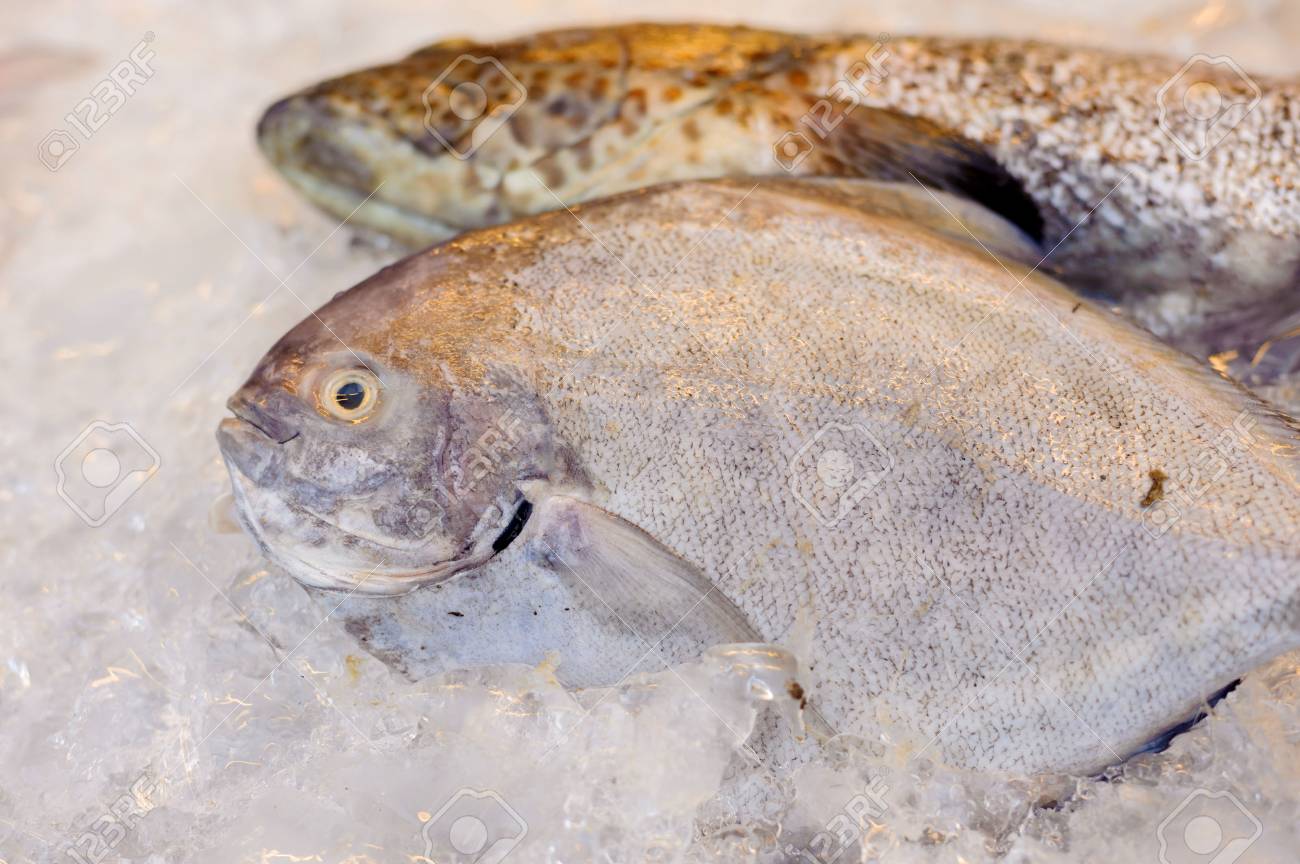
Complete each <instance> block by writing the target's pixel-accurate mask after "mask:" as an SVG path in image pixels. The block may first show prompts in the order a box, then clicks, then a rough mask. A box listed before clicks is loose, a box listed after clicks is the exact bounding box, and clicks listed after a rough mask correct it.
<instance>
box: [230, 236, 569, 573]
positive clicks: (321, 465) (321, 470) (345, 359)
mask: <svg viewBox="0 0 1300 864" xmlns="http://www.w3.org/2000/svg"><path fill="white" fill-rule="evenodd" d="M424 263H425V262H424V261H423V260H420V259H417V260H415V261H413V262H409V263H407V264H401V265H397V266H395V267H392V268H388V269H387V270H385V271H381V273H380V274H378V275H377V276H375V277H372V279H370V280H368V281H367V283H362V285H361V286H358V289H362V288H366V289H370V290H364V291H362V290H358V289H353V291H349V292H344V293H342V294H340V295H338V296H337V297H335V299H334V300H333V301H331V302H330V303H328V304H327V305H325V306H324V307H322V308H321V309H320V310H318V311H317V312H316V313H313V314H312V315H311V316H309V317H308V318H306V319H305V320H304V321H303V322H302V323H300V324H299V325H298V326H296V327H295V328H293V329H292V330H291V331H289V333H287V334H286V335H285V336H284V337H283V338H281V339H280V341H279V342H278V343H276V344H275V346H274V347H272V348H271V350H270V351H269V352H268V353H267V354H266V355H265V356H264V357H263V358H262V360H261V361H260V363H259V364H258V365H257V367H256V369H255V370H254V371H253V373H252V375H251V376H250V377H249V379H248V380H247V382H246V383H245V384H244V385H243V386H242V387H240V388H239V390H238V391H237V392H236V393H235V394H234V396H232V397H231V398H230V400H229V402H228V407H229V409H230V411H231V413H232V414H233V416H232V417H228V418H226V419H224V420H223V421H222V422H221V424H220V426H219V428H218V432H217V438H218V443H219V446H220V449H221V453H222V456H223V458H224V460H225V462H226V465H227V468H228V469H229V472H230V476H231V481H232V486H233V492H234V499H235V504H236V510H237V512H238V514H239V517H240V521H241V522H242V523H243V524H244V526H245V528H246V529H247V530H248V531H249V532H250V533H251V534H252V535H253V536H254V538H255V539H256V540H257V541H258V543H259V544H260V545H261V546H262V548H263V550H264V552H265V553H266V554H267V556H268V557H269V558H271V559H272V560H273V561H275V562H276V563H278V564H279V565H281V566H282V567H283V568H284V569H286V570H287V571H288V572H289V573H290V574H291V575H293V576H294V577H295V578H297V579H298V580H299V581H301V582H303V583H306V584H309V585H313V586H316V587H324V588H338V589H350V590H358V591H362V592H365V593H403V592H405V591H408V590H412V589H413V588H415V587H418V586H419V585H422V584H426V583H428V582H431V581H437V580H439V579H442V578H446V577H449V576H451V575H454V574H455V573H457V572H460V571H462V570H465V569H468V568H472V567H475V566H478V565H481V564H482V563H484V562H486V561H487V560H488V559H489V558H491V557H492V556H493V555H494V554H495V553H496V552H497V551H499V549H500V547H501V538H502V537H507V542H508V540H509V539H512V538H513V536H514V534H517V533H518V525H515V523H516V522H517V521H518V517H519V516H520V508H521V507H524V508H527V507H529V506H530V505H528V504H527V501H526V499H525V498H524V497H523V494H522V492H521V491H520V486H521V484H524V483H526V482H528V480H529V479H530V478H535V477H536V476H537V474H538V470H537V468H536V466H537V464H538V461H539V460H538V459H537V458H535V457H536V451H537V447H536V445H537V443H538V442H539V441H545V440H546V439H547V432H546V429H545V424H544V422H543V421H542V420H541V418H540V416H539V414H538V412H536V411H534V410H533V409H532V408H531V407H530V406H531V405H532V401H531V400H529V399H528V397H527V396H526V395H525V394H524V392H523V389H522V388H521V387H519V386H517V385H516V384H515V383H513V379H510V378H509V377H508V376H503V375H501V374H494V373H492V372H490V371H489V370H488V368H487V367H486V366H484V365H483V364H481V363H478V362H477V361H476V360H475V361H474V362H470V361H467V360H466V359H465V357H466V355H467V354H470V355H475V356H477V352H478V350H479V344H478V343H477V342H475V341H474V340H472V339H469V340H467V339H465V338H458V335H457V334H458V333H485V334H492V333H493V332H494V330H493V328H494V326H496V325H495V324H494V322H495V321H496V320H497V319H495V318H494V317H493V316H494V314H496V313H494V312H493V311H492V310H500V309H501V308H502V307H501V305H500V304H497V303H495V302H493V301H490V300H489V301H482V302H480V303H478V305H477V306H475V305H474V304H473V303H470V302H468V301H466V303H465V305H462V303H461V301H462V300H464V299H465V297H466V296H468V295H462V294H460V293H458V292H457V291H455V290H448V291H446V292H441V293H439V294H438V296H437V297H434V298H426V300H427V302H418V300H417V301H416V302H413V303H404V302H402V301H403V300H405V299H408V298H409V293H408V289H411V288H416V289H418V288H419V287H420V286H421V285H424V284H428V283H427V282H426V280H425V279H424V278H423V275H422V274H418V273H417V274H414V275H413V274H412V273H411V271H412V270H413V269H419V268H420V267H422V266H423V264H424ZM435 281H436V280H435ZM459 328H465V329H464V330H460V329H459ZM475 328H477V329H475ZM527 513H528V511H527V510H524V511H523V514H522V515H523V518H525V519H526V518H527ZM512 525H515V527H514V528H513V529H512V528H511V526H512ZM512 530H513V531H514V534H511V531H512Z"/></svg>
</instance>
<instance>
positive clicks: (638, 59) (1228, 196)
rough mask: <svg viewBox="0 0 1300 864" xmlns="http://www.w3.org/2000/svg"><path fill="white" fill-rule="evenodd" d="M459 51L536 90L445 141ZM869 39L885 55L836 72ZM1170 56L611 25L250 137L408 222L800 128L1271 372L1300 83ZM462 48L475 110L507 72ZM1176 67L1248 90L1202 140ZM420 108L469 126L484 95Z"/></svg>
mask: <svg viewBox="0 0 1300 864" xmlns="http://www.w3.org/2000/svg"><path fill="white" fill-rule="evenodd" d="M464 56H471V57H475V58H479V59H482V58H492V59H493V60H495V61H499V63H500V64H501V66H503V67H504V68H505V69H507V70H508V71H509V73H510V74H511V75H512V76H513V78H514V79H515V81H516V82H517V86H518V88H519V89H520V91H521V95H522V93H523V92H524V91H526V92H527V93H528V94H530V95H528V96H527V98H523V99H522V102H521V104H519V105H518V106H513V105H512V106H511V111H510V114H509V120H508V122H507V123H506V124H505V125H504V127H503V128H502V129H501V130H500V131H498V132H497V133H496V134H494V135H491V136H490V137H488V138H487V139H486V140H485V141H483V142H481V145H480V146H479V147H478V148H477V149H476V150H474V151H473V152H472V153H470V154H469V157H468V158H467V159H464V160H462V159H458V158H453V157H452V156H450V155H449V154H448V150H447V148H446V147H445V146H443V143H442V141H441V140H434V137H433V136H431V135H430V133H429V131H428V129H427V128H426V126H425V107H426V106H425V102H424V99H423V95H424V89H425V87H426V86H428V85H429V84H430V83H431V82H432V81H434V80H435V79H436V78H437V76H439V74H441V73H442V72H443V71H445V70H446V69H448V68H452V67H455V68H457V69H459V68H460V66H458V65H457V64H461V65H463V63H462V60H461V59H460V58H462V57H464ZM864 61H870V63H869V65H871V64H874V65H873V66H872V68H876V69H877V71H879V72H880V74H879V75H876V76H874V77H873V79H872V80H865V82H864V79H863V78H862V76H861V75H858V76H857V77H856V79H855V80H857V81H858V82H859V83H863V85H864V86H862V87H860V88H859V89H858V90H850V89H847V88H846V87H845V86H844V85H843V82H844V80H845V76H846V74H847V73H848V72H850V70H853V69H854V65H855V64H858V68H859V69H861V68H862V67H861V64H863V63H864ZM1183 67H1184V64H1183V62H1182V60H1181V58H1178V59H1175V58H1164V57H1151V56H1132V55H1122V54H1116V53H1112V52H1107V51H1103V50H1097V49H1084V48H1073V47H1065V46H1057V45H1050V44H1044V43H1039V42H1029V41H1023V40H1000V39H978V40H975V39H953V38H928V37H894V38H890V37H888V36H885V35H882V36H851V35H817V36H803V35H797V34H788V33H778V32H772V31H763V30H754V29H750V28H744V27H719V26H712V25H694V24H631V25H617V26H611V27H600V28H581V29H575V30H565V31H555V32H550V33H538V34H532V35H530V36H526V37H522V38H520V39H516V40H511V41H505V42H495V43H474V42H467V41H463V40H462V41H457V42H453V43H448V44H443V45H435V46H432V47H431V48H429V49H426V50H424V51H421V52H417V53H416V54H415V55H413V56H412V57H411V58H408V59H407V60H404V61H400V62H398V63H395V64H389V65H386V66H381V67H377V68H374V69H369V70H363V71H361V72H358V73H354V74H352V75H348V76H344V77H342V78H338V79H334V80H332V81H328V82H324V83H322V84H320V85H317V86H316V87H313V88H310V89H308V90H306V91H304V92H303V93H301V94H297V95H295V96H291V97H289V98H288V99H286V100H283V101H281V102H280V103H277V105H276V106H274V107H273V108H272V109H271V110H270V111H269V112H268V114H267V117H266V118H264V120H263V122H262V124H261V127H260V133H259V138H260V142H261V145H262V148H263V150H264V151H265V152H266V153H267V154H268V156H269V158H270V159H271V161H272V163H273V164H275V165H276V166H277V167H278V168H279V169H280V170H281V171H282V172H283V173H284V174H285V176H286V177H287V178H288V179H289V180H290V181H291V182H292V183H293V184H294V185H295V186H296V187H297V188H298V189H299V190H300V191H302V192H304V193H305V194H306V195H307V196H308V197H309V198H311V199H312V200H314V201H315V202H316V203H318V204H320V205H321V206H323V207H325V209H327V210H329V211H330V212H332V213H334V214H335V215H336V216H338V217H339V218H343V217H345V216H349V215H350V216H351V222H352V224H355V225H362V226H368V227H370V228H373V229H375V230H378V231H381V232H385V233H390V234H393V235H395V236H397V237H399V238H401V239H403V240H405V241H406V242H408V243H411V244H412V245H417V246H418V245H423V244H425V243H428V242H433V241H437V240H441V239H445V238H446V237H448V236H451V235H454V234H456V233H458V232H459V231H462V230H465V229H468V228H474V227H479V226H483V225H488V224H494V223H497V222H503V221H506V220H509V219H511V218H517V217H519V216H524V215H529V214H532V213H536V212H541V211H544V210H550V209H554V208H556V207H558V206H560V204H561V203H565V204H573V203H577V202H580V201H585V200H590V199H593V198H598V197H601V196H605V195H611V194H615V193H618V192H622V191H626V190H629V189H633V188H639V187H643V186H648V185H652V184H655V183H660V182H670V181H679V180H687V179H701V178H712V177H737V176H765V175H784V174H786V171H784V170H783V168H782V164H781V162H780V161H779V159H778V158H777V154H776V153H775V151H774V147H775V145H777V144H778V142H780V141H782V140H784V138H783V136H785V135H787V134H797V135H799V136H801V137H802V140H803V141H805V142H807V144H808V145H809V148H810V149H809V152H807V153H806V154H805V155H804V156H803V157H801V159H800V160H799V161H798V162H797V164H794V165H792V166H787V167H789V168H790V172H791V173H792V174H794V175H795V176H865V177H874V178H877V179H890V180H901V179H908V178H909V175H912V176H915V177H917V178H918V179H920V180H921V181H923V182H925V183H926V184H928V185H930V186H932V187H935V188H942V189H946V190H947V191H953V192H957V193H958V194H962V195H965V196H967V197H971V198H973V199H974V200H976V201H978V202H979V203H981V204H983V205H984V206H985V207H988V208H990V209H993V210H994V211H996V212H1000V213H1002V214H1003V215H1009V216H1011V218H1012V219H1013V221H1017V222H1018V223H1019V224H1021V225H1022V227H1026V226H1027V225H1028V223H1029V222H1038V223H1041V225H1042V237H1041V240H1042V248H1043V251H1044V252H1045V253H1049V254H1048V258H1047V261H1046V262H1045V266H1048V267H1050V268H1054V269H1055V271H1056V272H1059V273H1060V274H1061V275H1062V276H1063V277H1064V278H1065V279H1066V281H1068V282H1069V283H1070V284H1071V285H1072V286H1074V287H1076V288H1077V289H1081V290H1087V291H1090V292H1095V293H1097V294H1098V295H1099V296H1102V297H1105V298H1107V299H1108V300H1110V301H1113V302H1117V303H1120V304H1122V305H1123V306H1124V308H1125V309H1126V311H1127V312H1128V313H1129V314H1130V315H1131V316H1133V317H1134V319H1135V320H1137V321H1138V322H1139V323H1141V324H1142V325H1143V326H1145V327H1147V328H1149V329H1151V330H1153V331H1154V332H1156V333H1157V334H1158V335H1160V336H1162V337H1163V338H1165V339H1167V340H1168V341H1170V342H1172V343H1173V344H1176V345H1178V346H1180V347H1182V348H1184V349H1185V350H1187V351H1189V352H1191V353H1193V354H1197V355H1199V356H1203V357H1204V356H1209V355H1211V354H1220V355H1223V356H1225V357H1227V358H1228V359H1225V360H1224V362H1225V363H1226V364H1228V365H1229V366H1230V370H1231V372H1232V373H1233V374H1234V376H1235V377H1238V378H1239V379H1241V380H1243V381H1246V382H1247V383H1250V384H1252V385H1258V386H1264V385H1268V384H1270V383H1271V382H1273V381H1274V380H1275V379H1276V378H1278V377H1279V376H1284V375H1289V374H1292V373H1294V372H1296V370H1297V368H1300V366H1298V364H1300V336H1297V335H1296V333H1298V332H1300V290H1297V289H1300V174H1298V173H1297V172H1298V171H1300V169H1298V168H1297V165H1300V158H1298V157H1300V86H1297V84H1296V83H1295V82H1293V81H1288V80H1279V79H1275V78H1265V77H1263V76H1253V77H1252V76H1248V75H1246V73H1245V72H1243V71H1240V70H1239V69H1237V68H1233V67H1229V66H1226V65H1222V64H1220V65H1217V66H1211V65H1206V64H1204V63H1203V64H1201V65H1195V66H1193V67H1191V68H1190V70H1189V69H1184V68H1183ZM475 69H476V70H479V71H480V72H481V77H482V79H483V81H484V82H485V85H488V86H489V89H490V90H493V93H494V98H493V100H492V103H491V105H490V106H489V109H488V110H489V112H490V110H491V109H492V108H493V107H500V106H501V99H502V96H503V94H502V93H501V92H499V91H500V87H499V86H498V85H500V82H501V80H502V76H501V75H500V73H499V71H498V70H497V68H496V67H495V66H493V65H492V64H491V63H488V64H485V65H483V66H478V67H475ZM1187 76H1193V77H1194V78H1195V80H1196V81H1199V82H1203V85H1204V86H1208V87H1211V88H1213V91H1214V93H1216V94H1218V97H1219V98H1220V99H1221V100H1223V101H1222V102H1221V103H1220V104H1221V105H1223V104H1227V105H1231V104H1233V103H1240V104H1241V105H1242V106H1243V107H1244V106H1246V105H1250V106H1251V107H1250V110H1249V111H1248V112H1246V113H1244V115H1243V116H1240V117H1238V116H1237V115H1236V114H1233V115H1232V116H1231V117H1230V120H1231V124H1232V126H1231V133H1230V134H1229V135H1228V136H1227V137H1226V138H1225V139H1224V140H1223V141H1222V142H1221V143H1219V144H1218V145H1217V146H1213V147H1209V148H1202V147H1201V146H1200V144H1199V143H1198V142H1199V141H1200V139H1195V140H1193V137H1192V136H1194V135H1196V134H1199V133H1197V131H1196V129H1195V128H1194V125H1195V124H1194V122H1193V118H1192V117H1191V116H1190V115H1189V114H1188V113H1187V112H1186V111H1185V110H1183V104H1184V103H1183V101H1182V99H1183V90H1184V89H1185V88H1184V87H1183V84H1182V83H1179V82H1180V81H1183V82H1184V83H1185V81H1184V79H1185V80H1186V81H1190V80H1192V78H1189V77H1187ZM598 78H600V79H603V80H605V81H606V82H607V84H606V86H605V88H604V89H600V90H599V91H597V90H593V88H592V87H591V86H590V84H589V82H591V81H593V80H595V79H598ZM875 79H878V80H875ZM566 81H568V82H571V83H569V84H566V83H565V82H566ZM1170 82H1173V84H1174V86H1173V89H1168V88H1167V87H1166V85H1169V84H1170ZM1162 88H1163V89H1162ZM1256 88H1257V90H1258V103H1257V104H1256V102H1255V96H1256ZM557 100H563V101H564V106H565V110H564V111H563V112H561V113H560V114H558V115H556V114H554V113H553V109H554V108H555V106H556V104H557ZM819 100H826V102H825V104H823V105H820V106H819V104H818V103H819ZM435 101H437V100H436V99H435ZM1162 105H1163V106H1164V107H1165V108H1166V111H1165V114H1164V115H1163V126H1162V114H1161V107H1162ZM438 122H439V123H440V124H442V125H441V126H440V127H439V128H440V133H439V134H440V135H442V136H443V137H444V138H445V139H447V140H448V141H464V140H467V138H468V137H469V136H470V135H471V133H472V131H473V130H474V129H475V128H476V127H477V125H478V123H479V119H478V118H470V119H468V120H461V119H460V118H455V117H451V115H449V114H448V113H447V112H446V111H444V112H443V115H442V119H441V120H439V121H438ZM832 126H833V127H834V128H833V129H831V128H829V127H832ZM828 130H829V131H828ZM1180 141H1181V142H1182V146H1181V147H1180ZM1202 149H1208V152H1204V153H1203V155H1201V150H1202ZM1185 151H1190V152H1191V154H1192V155H1188V152H1185ZM1193 157H1199V158H1193ZM376 188H377V189H378V191H377V192H376V194H375V196H374V198H372V199H371V200H369V201H367V202H365V203H364V204H362V201H363V198H364V196H365V195H366V194H367V193H369V192H371V191H374V190H375V189H376ZM358 205H361V206H360V209H356V208H357V206H358ZM354 210H356V212H355V213H354V212H353V211H354ZM1030 233H1031V234H1032V233H1036V232H1033V231H1031V232H1030ZM1279 322H1281V324H1280V325H1279ZM1233 351H1235V352H1236V353H1235V354H1230V353H1229V352H1233Z"/></svg>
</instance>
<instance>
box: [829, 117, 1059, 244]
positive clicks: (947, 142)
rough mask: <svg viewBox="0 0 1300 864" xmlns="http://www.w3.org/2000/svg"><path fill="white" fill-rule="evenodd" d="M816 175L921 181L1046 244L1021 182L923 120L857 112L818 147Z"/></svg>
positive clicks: (978, 149)
mask: <svg viewBox="0 0 1300 864" xmlns="http://www.w3.org/2000/svg"><path fill="white" fill-rule="evenodd" d="M816 150H817V152H818V153H820V157H821V158H820V159H817V160H816V161H814V160H813V159H810V160H809V161H810V162H812V163H813V164H812V165H810V166H809V167H811V168H812V169H813V171H814V172H815V173H823V170H824V172H825V173H828V174H837V175H840V176H850V177H852V176H858V177H866V178H871V179H877V180H896V181H900V182H901V181H912V180H913V178H914V179H915V180H919V181H920V182H921V183H924V184H925V185H926V186H929V187H931V188H934V189H942V190H944V191H945V192H951V193H952V194H954V195H958V196H960V197H962V198H967V199H969V200H971V201H974V202H975V203H977V204H979V205H981V206H983V207H984V208H986V209H988V210H990V211H992V212H994V213H996V214H998V215H999V216H1001V217H1002V218H1003V219H1006V220H1007V221H1008V222H1010V223H1011V224H1013V225H1015V226H1016V227H1017V228H1019V229H1020V230H1021V231H1023V232H1024V233H1025V235H1026V236H1028V237H1029V238H1031V239H1032V240H1033V241H1034V242H1035V243H1042V242H1043V231H1044V224H1043V216H1042V213H1041V212H1039V209H1038V205H1037V204H1035V203H1034V199H1033V198H1031V197H1030V196H1029V193H1028V192H1026V191H1025V188H1024V186H1022V185H1021V184H1020V181H1018V180H1016V178H1014V177H1012V176H1011V174H1010V173H1008V172H1007V170H1006V169H1005V168H1003V167H1002V165H1000V164H999V163H998V162H997V160H996V159H994V158H993V157H992V156H991V155H990V154H989V152H988V151H987V150H986V149H985V148H984V147H983V146H982V145H980V144H978V143H977V142H975V141H972V140H970V139H969V138H965V137H963V136H961V135H959V134H957V133H955V132H952V131H951V130H948V129H945V128H943V127H942V126H939V125H938V124H936V123H932V122H930V121H929V120H925V119H923V118H920V117H913V116H910V115H907V114H902V113H900V112H898V111H891V110H888V109H885V108H867V107H858V108H856V109H855V110H853V111H851V112H845V113H844V114H843V120H842V121H841V122H840V123H839V125H837V126H836V127H835V128H834V129H833V130H831V131H830V132H829V133H828V134H827V135H826V137H825V138H824V139H823V140H821V141H820V142H818V143H817V145H816Z"/></svg>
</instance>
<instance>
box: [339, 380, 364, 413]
mask: <svg viewBox="0 0 1300 864" xmlns="http://www.w3.org/2000/svg"><path fill="white" fill-rule="evenodd" d="M365 399H366V387H365V385H364V384H362V383H361V382H360V381H349V382H348V383H346V384H344V385H343V386H342V387H340V388H339V389H338V390H336V391H335V392H334V401H335V402H337V403H338V406H339V407H340V408H342V409H343V410H344V411H355V410H357V409H358V408H360V407H361V403H362V402H364V401H365Z"/></svg>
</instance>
